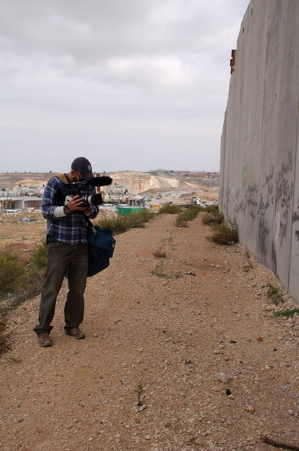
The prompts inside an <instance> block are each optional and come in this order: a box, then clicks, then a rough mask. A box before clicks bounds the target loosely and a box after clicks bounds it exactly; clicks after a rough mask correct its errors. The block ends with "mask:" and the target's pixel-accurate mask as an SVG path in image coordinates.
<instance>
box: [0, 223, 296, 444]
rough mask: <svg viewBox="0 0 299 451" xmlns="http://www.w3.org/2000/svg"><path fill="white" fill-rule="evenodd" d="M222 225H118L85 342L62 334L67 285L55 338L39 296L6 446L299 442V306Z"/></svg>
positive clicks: (0, 436)
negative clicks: (120, 230) (215, 237)
mask: <svg viewBox="0 0 299 451" xmlns="http://www.w3.org/2000/svg"><path fill="white" fill-rule="evenodd" d="M209 233H210V229H209V227H207V226H204V225H203V224H202V222H201V216H199V217H198V218H197V219H196V220H194V221H193V222H192V223H190V226H189V227H188V228H177V227H175V226H174V217H173V216H171V215H161V216H158V217H157V218H155V219H154V220H153V221H152V222H150V223H149V224H148V225H147V226H146V227H145V228H144V229H133V230H131V231H129V232H127V233H125V234H123V235H119V236H117V237H116V238H117V245H116V250H115V256H114V257H113V259H112V260H111V265H110V267H109V268H108V269H107V270H105V271H103V272H102V273H101V274H98V275H97V276H94V277H93V278H90V279H89V280H88V287H87V290H86V314H85V321H84V324H83V325H82V329H83V330H84V331H85V333H86V339H85V340H75V339H73V338H71V337H68V336H65V335H64V334H63V325H64V324H63V304H64V299H65V293H66V287H63V289H62V290H61V293H60V295H59V299H58V304H57V310H56V315H55V319H54V323H53V325H54V329H53V331H52V334H51V335H52V338H53V347H52V348H40V347H39V346H38V344H37V341H36V337H35V335H34V334H33V332H32V328H33V327H34V325H35V324H36V318H37V313H38V304H39V298H34V299H32V300H30V301H28V302H26V303H24V304H23V305H21V306H20V307H19V308H18V309H17V310H16V311H15V312H13V313H12V314H11V316H10V318H9V322H8V327H7V331H8V332H9V333H11V345H12V348H11V351H9V352H8V353H6V354H5V355H3V356H2V357H1V359H0V371H1V387H0V390H1V391H0V395H1V411H0V412H1V431H0V445H1V450H3V451H8V450H9V451H11V450H22V451H25V450H26V451H32V450H35V451H39V450H43V451H47V450H60V451H67V450H80V451H81V450H82V451H83V450H84V451H85V450H86V451H93V450H101V451H102V450H103V451H104V450H117V451H122V450H140V451H143V450H152V451H170V450H171V451H175V450H207V451H209V450H211V451H216V450H225V451H228V450H238V451H245V450H252V451H253V450H254V451H255V450H258V451H259V450H261V451H262V450H270V449H273V447H272V446H271V445H269V444H265V443H263V442H262V440H261V436H267V437H270V438H271V439H273V440H276V441H280V442H284V443H288V444H293V445H297V446H299V421H298V420H299V372H298V369H299V355H298V350H299V346H298V345H299V317H298V315H297V316H296V315H295V316H294V318H293V319H281V318H276V317H273V313H274V312H275V311H277V310H281V309H288V308H294V307H295V305H294V303H293V301H292V299H291V298H290V297H289V296H287V295H285V296H284V299H285V302H284V303H283V304H280V305H278V306H276V305H275V304H274V303H273V302H271V301H270V300H269V299H268V298H267V296H266V289H265V288H263V286H264V285H267V284H268V283H271V284H273V285H275V286H279V283H278V281H277V280H276V278H275V277H274V275H273V274H272V273H271V272H270V271H268V270H267V269H265V268H264V267H263V266H262V265H260V264H258V263H257V262H256V261H255V260H254V259H253V258H251V259H250V260H248V257H247V256H246V255H245V250H244V248H243V247H242V246H241V245H234V246H231V247H220V246H216V245H214V244H212V243H211V242H209V241H208V240H207V239H206V236H207V235H208V234H209ZM155 251H160V252H164V253H165V254H166V258H163V259H162V258H158V257H155V256H154V255H153V253H154V252H155ZM251 266H252V267H251ZM138 404H139V405H138Z"/></svg>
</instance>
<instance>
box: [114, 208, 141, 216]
mask: <svg viewBox="0 0 299 451" xmlns="http://www.w3.org/2000/svg"><path fill="white" fill-rule="evenodd" d="M144 210H146V208H142V207H116V211H117V213H118V214H119V215H121V216H126V215H129V214H131V213H142V212H143V211H144Z"/></svg>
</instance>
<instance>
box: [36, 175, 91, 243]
mask: <svg viewBox="0 0 299 451" xmlns="http://www.w3.org/2000/svg"><path fill="white" fill-rule="evenodd" d="M63 185H64V183H63V181H62V180H61V179H60V178H59V177H57V176H55V177H52V178H51V179H50V180H49V181H48V183H47V185H46V187H45V190H44V194H43V200H42V213H43V217H44V218H45V219H47V237H48V240H49V241H59V242H61V243H66V244H71V245H76V244H80V243H87V239H86V236H87V222H86V219H85V215H84V213H83V212H82V211H72V213H71V214H70V215H68V216H64V217H62V218H56V217H55V216H54V210H55V208H56V207H57V206H58V205H55V196H56V193H57V192H58V191H59V190H60V189H61V188H63ZM87 189H88V191H89V192H90V194H93V193H95V189H94V188H93V187H91V186H89V187H88V188H87ZM91 208H92V212H91V213H90V214H89V215H88V217H89V218H90V219H93V218H95V217H96V216H97V214H98V212H99V208H98V207H97V206H95V205H92V206H91Z"/></svg>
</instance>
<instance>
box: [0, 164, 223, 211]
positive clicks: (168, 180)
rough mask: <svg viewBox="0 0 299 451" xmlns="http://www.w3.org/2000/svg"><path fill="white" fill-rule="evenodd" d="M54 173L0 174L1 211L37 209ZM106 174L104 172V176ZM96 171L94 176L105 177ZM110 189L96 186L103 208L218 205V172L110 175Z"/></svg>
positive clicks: (158, 171)
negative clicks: (111, 180) (111, 181)
mask: <svg viewBox="0 0 299 451" xmlns="http://www.w3.org/2000/svg"><path fill="white" fill-rule="evenodd" d="M55 174H56V173H55V172H49V173H35V172H34V173H32V172H22V173H20V172H19V173H18V172H15V173H0V211H1V212H2V213H7V214H10V213H18V212H22V211H30V210H40V209H41V204H42V195H43V191H44V187H45V184H46V183H47V181H48V180H49V179H50V178H51V177H53V176H54V175H55ZM104 174H105V175H108V174H107V173H104ZM104 174H103V173H102V174H98V173H96V172H95V176H99V175H104ZM109 175H110V176H111V177H112V179H113V183H112V184H111V185H110V186H104V187H98V188H97V191H98V192H101V194H102V198H103V205H101V207H100V208H102V209H111V210H115V209H116V208H117V209H118V211H120V209H122V214H123V213H124V209H125V208H130V210H132V209H138V208H151V209H159V208H160V207H161V206H163V205H165V204H175V205H188V204H200V205H211V204H217V203H218V196H219V173H217V172H190V171H169V170H163V169H159V170H155V171H149V172H135V171H121V172H115V173H109Z"/></svg>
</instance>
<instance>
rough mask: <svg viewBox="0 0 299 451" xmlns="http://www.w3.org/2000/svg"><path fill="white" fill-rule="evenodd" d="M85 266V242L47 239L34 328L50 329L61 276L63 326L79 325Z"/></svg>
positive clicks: (66, 327) (82, 304)
mask: <svg viewBox="0 0 299 451" xmlns="http://www.w3.org/2000/svg"><path fill="white" fill-rule="evenodd" d="M87 270H88V249H87V244H78V245H76V246H71V245H69V244H64V243H50V244H49V246H48V260H47V269H46V280H45V284H44V288H43V292H42V295H41V300H40V309H39V317H38V321H39V324H38V325H37V326H36V327H35V328H34V332H36V333H37V334H41V333H44V332H48V333H49V332H50V331H51V330H52V328H53V326H51V322H52V320H53V317H54V313H55V306H56V299H57V296H58V293H59V291H60V288H61V285H62V282H63V279H64V277H65V276H67V278H68V288H69V291H68V294H67V299H66V303H65V306H64V319H65V329H71V328H73V327H78V326H79V325H80V324H81V323H82V321H83V316H84V291H85V287H86V279H87Z"/></svg>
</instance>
